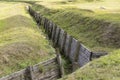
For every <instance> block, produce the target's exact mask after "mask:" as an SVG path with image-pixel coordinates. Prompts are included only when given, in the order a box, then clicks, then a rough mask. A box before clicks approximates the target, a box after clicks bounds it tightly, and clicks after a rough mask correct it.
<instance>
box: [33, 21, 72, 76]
mask: <svg viewBox="0 0 120 80" xmlns="http://www.w3.org/2000/svg"><path fill="white" fill-rule="evenodd" d="M34 21H35V20H34ZM36 24H37V26H38V27H41V26H42V25H41V26H40V25H39V24H38V23H36ZM39 29H41V30H42V32H43V34H44V35H45V37H46V39H47V40H48V41H49V44H50V45H52V47H53V48H54V49H55V51H56V54H60V55H61V59H62V65H63V68H64V76H65V75H68V74H70V73H72V72H73V71H72V69H73V68H72V62H71V61H70V60H69V59H68V58H67V57H65V56H64V55H63V52H62V51H60V50H59V48H58V47H57V46H55V45H54V43H53V42H52V40H51V39H50V38H49V37H48V35H47V32H45V30H44V29H43V27H41V28H39Z"/></svg>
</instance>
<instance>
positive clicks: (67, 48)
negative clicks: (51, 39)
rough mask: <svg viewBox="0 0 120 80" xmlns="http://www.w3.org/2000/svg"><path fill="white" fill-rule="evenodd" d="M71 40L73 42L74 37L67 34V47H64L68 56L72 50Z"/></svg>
mask: <svg viewBox="0 0 120 80" xmlns="http://www.w3.org/2000/svg"><path fill="white" fill-rule="evenodd" d="M71 42H72V37H71V36H70V35H68V34H67V35H66V40H65V47H64V53H65V56H66V57H68V54H69V52H70V48H71Z"/></svg>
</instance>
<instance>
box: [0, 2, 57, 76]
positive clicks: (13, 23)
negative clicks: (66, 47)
mask: <svg viewBox="0 0 120 80" xmlns="http://www.w3.org/2000/svg"><path fill="white" fill-rule="evenodd" d="M26 5H27V4H25V3H19V2H17V3H15V2H0V77H1V76H4V75H6V74H10V73H12V72H15V71H18V70H20V69H23V68H25V67H27V66H28V65H33V64H36V63H39V62H41V61H43V60H46V59H48V58H51V57H53V56H54V53H55V51H54V49H53V48H52V47H51V46H50V45H49V42H48V41H47V40H46V39H45V35H44V34H43V33H42V32H41V31H40V30H39V29H38V28H37V26H36V24H35V22H34V21H33V20H32V18H31V17H30V16H29V14H28V12H27V11H26V10H25V6H26Z"/></svg>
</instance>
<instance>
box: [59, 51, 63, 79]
mask: <svg viewBox="0 0 120 80" xmlns="http://www.w3.org/2000/svg"><path fill="white" fill-rule="evenodd" d="M57 52H58V51H57ZM57 62H58V64H59V67H60V77H63V76H64V68H63V64H62V59H61V56H60V54H59V53H57Z"/></svg>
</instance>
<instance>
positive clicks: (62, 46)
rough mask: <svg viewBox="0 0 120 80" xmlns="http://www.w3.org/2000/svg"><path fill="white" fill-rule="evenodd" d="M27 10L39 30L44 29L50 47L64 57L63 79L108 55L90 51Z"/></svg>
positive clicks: (52, 24)
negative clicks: (96, 59) (94, 60)
mask: <svg viewBox="0 0 120 80" xmlns="http://www.w3.org/2000/svg"><path fill="white" fill-rule="evenodd" d="M27 9H28V12H29V13H30V15H31V16H32V17H33V19H34V20H35V21H36V23H37V25H38V27H39V29H42V31H43V32H44V33H45V34H46V37H47V39H48V40H49V42H50V45H52V46H53V47H54V48H55V50H56V54H59V53H60V55H61V56H62V67H63V68H64V69H63V71H62V74H61V77H63V76H64V75H68V74H70V73H72V72H74V71H76V70H77V69H78V68H81V67H83V66H84V65H86V64H87V63H89V62H90V61H92V60H93V59H95V58H99V57H101V56H104V55H106V54H107V53H95V52H92V51H90V50H89V49H88V48H87V47H86V46H84V45H83V44H81V43H80V42H79V41H78V40H76V39H75V38H73V37H72V36H70V35H69V34H68V33H67V32H65V31H64V30H63V29H61V28H60V27H59V26H57V25H56V24H55V23H54V22H53V21H51V20H49V19H47V18H46V17H44V16H42V15H40V14H39V13H37V12H36V11H34V10H33V9H32V8H31V7H27Z"/></svg>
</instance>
